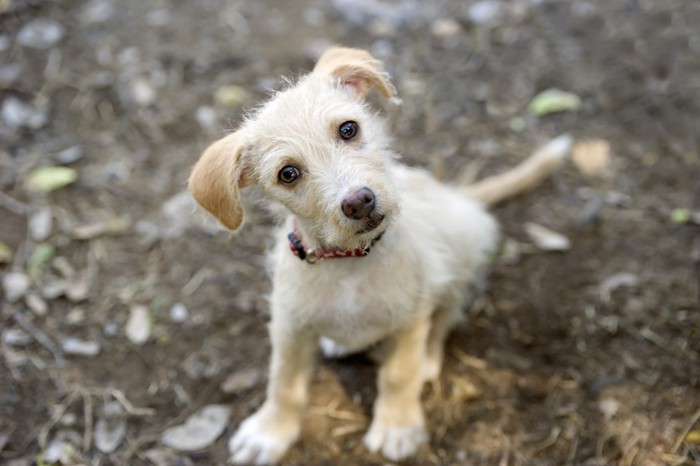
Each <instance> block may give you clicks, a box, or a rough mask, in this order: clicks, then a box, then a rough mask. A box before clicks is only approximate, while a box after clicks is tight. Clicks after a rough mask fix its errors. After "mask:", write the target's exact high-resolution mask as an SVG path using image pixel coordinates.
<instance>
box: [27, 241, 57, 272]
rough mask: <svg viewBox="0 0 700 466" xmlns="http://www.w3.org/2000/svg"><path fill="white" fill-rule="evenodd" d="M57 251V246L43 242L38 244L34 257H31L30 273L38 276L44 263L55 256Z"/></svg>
mask: <svg viewBox="0 0 700 466" xmlns="http://www.w3.org/2000/svg"><path fill="white" fill-rule="evenodd" d="M55 253H56V248H54V247H53V246H52V245H50V244H47V243H41V244H39V245H37V247H36V249H35V250H34V253H33V254H32V257H30V258H29V264H28V265H29V275H30V276H32V277H38V276H39V274H40V273H41V271H42V269H43V268H44V265H46V263H47V262H48V261H50V260H51V259H52V258H53V256H54V254H55Z"/></svg>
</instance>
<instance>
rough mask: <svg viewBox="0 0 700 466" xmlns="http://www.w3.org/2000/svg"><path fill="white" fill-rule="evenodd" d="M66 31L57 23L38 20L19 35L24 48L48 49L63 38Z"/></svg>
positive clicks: (48, 20)
mask: <svg viewBox="0 0 700 466" xmlns="http://www.w3.org/2000/svg"><path fill="white" fill-rule="evenodd" d="M64 33H65V29H64V28H63V26H61V25H60V24H59V23H57V22H56V21H53V20H50V19H43V18H38V19H35V20H32V21H30V22H28V23H27V24H25V25H24V26H23V27H22V29H20V31H19V34H18V35H17V43H18V44H19V45H21V46H23V47H30V48H35V49H47V48H49V47H51V46H52V45H54V44H55V43H56V42H58V41H59V40H61V38H63V35H64Z"/></svg>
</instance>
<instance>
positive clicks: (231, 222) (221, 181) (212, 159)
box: [188, 131, 248, 231]
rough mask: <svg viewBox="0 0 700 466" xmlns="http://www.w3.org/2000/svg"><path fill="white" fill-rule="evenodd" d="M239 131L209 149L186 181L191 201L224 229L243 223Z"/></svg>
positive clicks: (243, 172)
mask: <svg viewBox="0 0 700 466" xmlns="http://www.w3.org/2000/svg"><path fill="white" fill-rule="evenodd" d="M247 171H248V170H246V167H245V160H244V157H243V147H242V143H241V135H240V131H237V132H235V133H232V134H229V135H228V136H226V137H224V138H222V139H219V140H218V141H216V142H215V143H213V144H212V145H210V146H209V147H208V148H207V150H205V151H204V154H202V156H201V157H200V158H199V160H198V161H197V163H196V164H195V166H194V168H193V169H192V174H191V175H190V179H189V183H188V184H189V188H190V192H191V193H192V196H193V197H194V199H195V200H196V201H197V202H198V203H199V205H201V206H202V207H204V209H205V210H206V211H207V212H209V213H210V214H211V215H213V216H214V217H216V218H217V219H218V220H219V222H221V223H222V224H223V225H224V226H225V227H226V228H228V229H229V230H231V231H235V230H236V229H238V227H240V226H241V223H243V205H242V204H241V198H240V195H239V192H238V191H239V188H242V187H243V186H245V185H246V184H247V181H248V180H247V179H246V178H247V177H246V172H247Z"/></svg>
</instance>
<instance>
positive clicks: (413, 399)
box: [365, 317, 430, 461]
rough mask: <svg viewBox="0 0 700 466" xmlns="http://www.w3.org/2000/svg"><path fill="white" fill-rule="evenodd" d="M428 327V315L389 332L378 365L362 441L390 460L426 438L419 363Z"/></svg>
mask: <svg viewBox="0 0 700 466" xmlns="http://www.w3.org/2000/svg"><path fill="white" fill-rule="evenodd" d="M429 327H430V320H429V318H428V317H425V318H423V319H421V321H420V322H418V323H417V324H416V325H414V326H412V327H410V328H407V329H404V330H402V331H400V332H398V334H396V335H394V336H392V337H391V338H390V339H389V341H388V342H387V343H388V354H387V357H386V359H385V361H384V363H383V364H382V366H381V367H380V369H379V395H378V397H377V401H376V402H375V405H374V420H373V421H372V425H371V426H370V428H369V431H368V432H367V434H366V435H365V445H366V446H367V448H369V449H370V450H371V451H374V452H376V451H380V450H381V452H382V454H383V455H384V456H385V457H386V458H388V459H390V460H393V461H398V460H401V459H403V458H406V457H408V456H411V455H413V454H414V453H415V452H416V450H417V449H418V447H420V446H421V445H422V444H423V443H426V442H427V441H428V434H427V432H426V430H425V420H424V418H423V409H422V408H421V405H420V393H421V388H422V387H423V373H422V371H421V367H422V364H423V359H424V357H425V351H426V340H427V338H428V332H429Z"/></svg>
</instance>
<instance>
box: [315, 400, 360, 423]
mask: <svg viewBox="0 0 700 466" xmlns="http://www.w3.org/2000/svg"><path fill="white" fill-rule="evenodd" d="M309 413H310V414H315V415H318V416H328V417H330V418H331V419H337V420H339V421H354V422H361V423H366V422H367V418H366V417H365V416H363V415H362V414H357V413H353V412H352V411H340V410H338V403H337V402H331V403H330V404H329V405H328V406H314V407H311V408H309Z"/></svg>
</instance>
